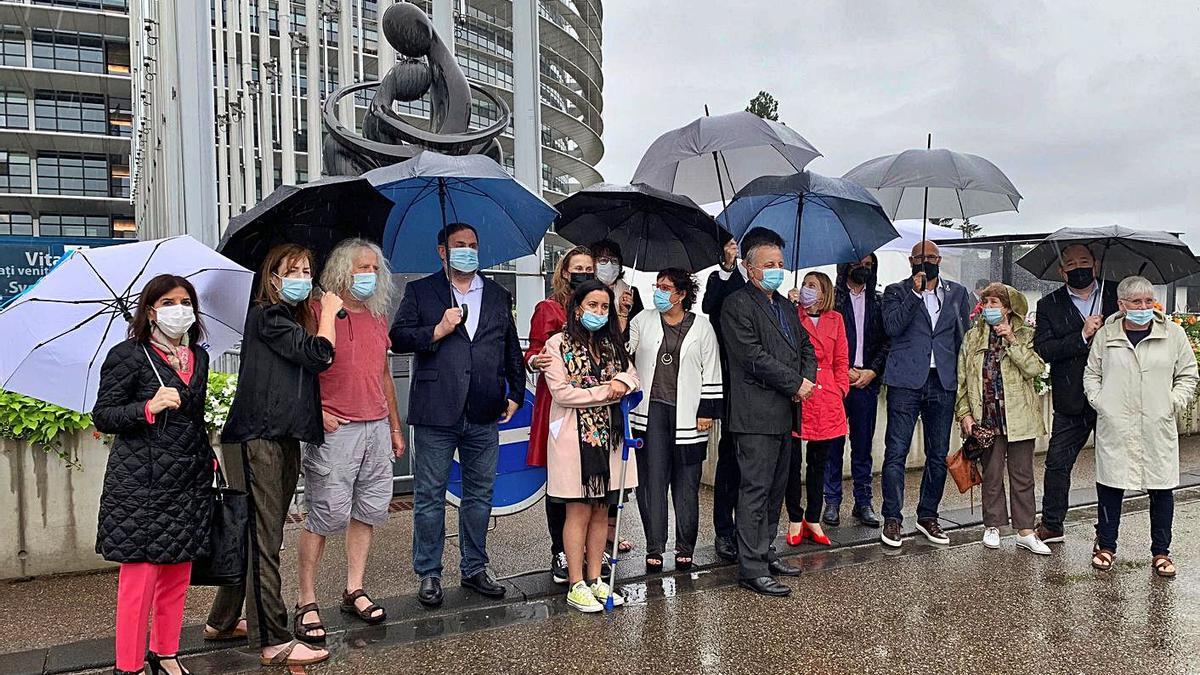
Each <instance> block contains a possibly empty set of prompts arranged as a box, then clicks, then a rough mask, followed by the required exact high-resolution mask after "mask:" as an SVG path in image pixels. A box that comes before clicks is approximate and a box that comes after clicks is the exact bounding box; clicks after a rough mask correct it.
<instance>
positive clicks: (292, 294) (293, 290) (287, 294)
mask: <svg viewBox="0 0 1200 675" xmlns="http://www.w3.org/2000/svg"><path fill="white" fill-rule="evenodd" d="M276 276H278V275H276ZM279 280H280V285H279V295H280V296H282V297H283V299H284V300H287V301H288V302H290V303H292V304H293V305H294V304H296V303H297V302H303V301H304V300H306V299H307V298H308V296H309V294H311V293H312V279H291V278H288V277H279Z"/></svg>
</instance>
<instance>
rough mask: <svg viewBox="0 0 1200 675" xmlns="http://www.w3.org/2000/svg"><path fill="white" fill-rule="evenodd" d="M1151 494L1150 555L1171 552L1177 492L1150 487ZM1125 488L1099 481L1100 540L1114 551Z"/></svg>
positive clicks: (1097, 517)
mask: <svg viewBox="0 0 1200 675" xmlns="http://www.w3.org/2000/svg"><path fill="white" fill-rule="evenodd" d="M1146 494H1148V495H1149V496H1150V555H1170V553H1171V525H1172V522H1173V521H1174V520H1175V493H1174V492H1173V491H1171V490H1146ZM1124 498H1125V491H1124V490H1122V489H1121V488H1115V487H1109V486H1107V485H1103V484H1101V483H1096V499H1097V500H1098V501H1099V502H1100V503H1099V504H1098V505H1097V506H1096V543H1097V544H1099V545H1100V547H1101V548H1106V549H1108V550H1110V551H1112V552H1114V553H1116V551H1117V531H1118V530H1119V529H1120V528H1121V506H1122V501H1123V500H1124Z"/></svg>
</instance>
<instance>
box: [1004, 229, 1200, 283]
mask: <svg viewBox="0 0 1200 675" xmlns="http://www.w3.org/2000/svg"><path fill="white" fill-rule="evenodd" d="M1073 244H1083V245H1084V246H1087V247H1088V248H1089V249H1091V251H1092V255H1093V256H1095V258H1096V262H1097V263H1098V264H1099V265H1100V277H1101V278H1102V279H1107V280H1109V281H1120V280H1121V279H1124V278H1125V277H1129V276H1134V275H1137V276H1142V277H1146V278H1147V279H1149V280H1150V282H1151V283H1154V284H1169V283H1171V282H1172V281H1177V280H1179V279H1182V278H1184V277H1188V276H1191V275H1193V274H1197V273H1200V263H1197V262H1196V256H1195V255H1194V254H1193V253H1192V251H1191V249H1189V248H1188V246H1187V244H1185V243H1183V241H1182V240H1181V239H1180V238H1179V237H1176V236H1175V235H1173V234H1169V233H1167V232H1159V231H1154V230H1135V229H1132V228H1129V227H1121V226H1120V225H1109V226H1108V227H1064V228H1062V229H1061V230H1058V231H1057V232H1055V233H1054V234H1052V235H1050V236H1049V237H1046V238H1045V239H1043V240H1042V241H1041V242H1040V243H1039V244H1038V245H1037V246H1035V247H1033V250H1031V251H1030V252H1029V253H1026V254H1025V255H1023V256H1021V259H1020V260H1018V261H1017V264H1018V265H1020V266H1021V267H1023V268H1025V269H1027V270H1029V272H1030V274H1033V275H1034V276H1035V277H1037V278H1039V279H1044V280H1046V281H1061V280H1062V277H1061V276H1060V275H1059V273H1058V264H1059V262H1058V261H1059V257H1060V256H1061V255H1062V251H1063V249H1065V248H1067V247H1068V246H1071V245H1073Z"/></svg>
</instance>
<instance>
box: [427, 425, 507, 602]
mask: <svg viewBox="0 0 1200 675" xmlns="http://www.w3.org/2000/svg"><path fill="white" fill-rule="evenodd" d="M455 449H457V450H458V461H459V466H460V468H461V469H462V485H463V488H462V504H461V505H460V506H459V508H458V541H459V545H460V547H461V549H462V562H461V564H460V566H459V569H460V570H461V571H462V575H463V577H469V576H472V575H475V574H478V573H479V572H481V571H483V569H484V568H486V567H487V564H488V557H487V529H488V518H489V517H490V516H491V514H492V488H493V487H494V485H495V483H496V460H497V458H498V457H499V454H500V436H499V432H498V431H497V429H496V425H495V424H472V423H470V422H467V421H466V419H460V420H459V421H458V423H457V424H455V425H454V426H449V427H433V426H417V427H415V428H414V430H413V571H415V572H416V573H417V576H419V577H420V578H422V579H425V578H429V577H436V578H439V579H440V578H441V576H442V550H443V548H444V546H445V543H446V485H447V483H449V482H450V463H451V461H452V460H453V459H454V451H455Z"/></svg>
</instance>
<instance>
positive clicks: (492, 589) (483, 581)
mask: <svg viewBox="0 0 1200 675" xmlns="http://www.w3.org/2000/svg"><path fill="white" fill-rule="evenodd" d="M462 585H463V588H469V589H471V590H473V591H475V592H476V593H478V594H480V595H483V596H486V597H489V598H503V597H504V593H505V591H507V590H508V589H506V588H504V587H503V586H501V585H500V584H498V583H496V581H495V580H494V579H492V577H491V576H490V575H488V573H487V570H480V571H479V572H476V573H475V574H474V575H472V576H469V577H466V578H464V579H463V580H462Z"/></svg>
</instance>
